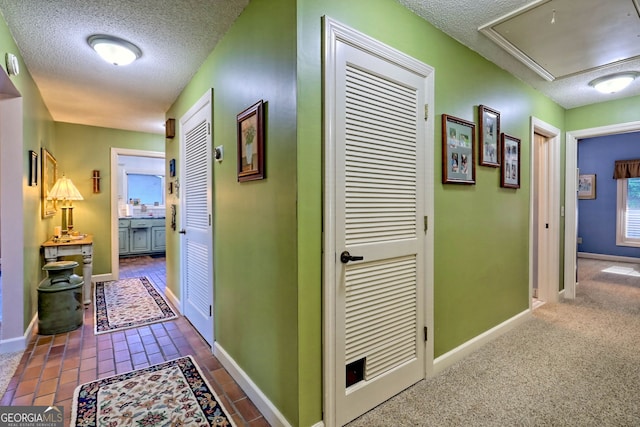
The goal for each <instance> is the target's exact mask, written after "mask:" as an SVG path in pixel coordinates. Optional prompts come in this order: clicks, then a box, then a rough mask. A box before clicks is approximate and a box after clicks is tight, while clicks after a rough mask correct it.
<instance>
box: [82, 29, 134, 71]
mask: <svg viewBox="0 0 640 427" xmlns="http://www.w3.org/2000/svg"><path fill="white" fill-rule="evenodd" d="M87 43H89V46H91V47H92V48H93V50H95V51H96V52H98V55H100V57H102V59H104V60H105V61H107V62H108V63H109V64H113V65H128V64H131V63H132V62H133V61H135V60H136V59H138V58H140V57H141V56H142V51H141V50H140V48H139V47H138V46H136V45H134V44H133V43H130V42H128V41H126V40H123V39H120V38H118V37H113V36H107V35H104V34H96V35H93V36H91V37H89V38H88V39H87Z"/></svg>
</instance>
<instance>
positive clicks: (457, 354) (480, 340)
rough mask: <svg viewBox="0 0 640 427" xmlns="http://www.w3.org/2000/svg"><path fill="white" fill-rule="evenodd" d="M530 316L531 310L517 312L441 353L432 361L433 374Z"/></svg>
mask: <svg viewBox="0 0 640 427" xmlns="http://www.w3.org/2000/svg"><path fill="white" fill-rule="evenodd" d="M530 317H531V310H530V309H527V310H525V311H523V312H521V313H519V314H516V315H515V316H513V317H512V318H510V319H507V320H505V321H504V322H502V323H500V324H499V325H497V326H495V327H493V328H491V329H489V330H488V331H486V332H483V333H482V334H480V335H478V336H477V337H475V338H472V339H470V340H469V341H467V342H465V343H464V344H462V345H459V346H458V347H456V348H454V349H453V350H451V351H449V352H447V353H445V354H443V355H442V356H440V357H438V358H436V359H435V360H434V361H433V374H434V375H435V374H438V373H440V372H442V371H444V370H445V369H446V368H448V367H449V366H451V365H453V364H454V363H456V362H459V361H460V360H462V359H464V358H465V357H467V356H469V355H470V354H471V353H473V352H474V351H476V350H478V349H479V348H480V347H482V346H483V345H485V344H487V343H488V342H490V341H492V340H494V339H496V338H498V337H499V336H500V335H502V334H504V333H505V332H508V331H510V330H511V329H513V328H515V327H516V326H518V325H521V324H522V323H524V322H525V321H526V320H528V319H529V318H530Z"/></svg>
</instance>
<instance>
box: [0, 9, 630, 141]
mask: <svg viewBox="0 0 640 427" xmlns="http://www.w3.org/2000/svg"><path fill="white" fill-rule="evenodd" d="M398 1H399V2H400V3H401V4H403V5H404V6H406V7H407V8H408V9H410V10H412V11H414V12H415V13H416V14H418V15H419V16H421V17H423V18H424V19H425V20H427V21H429V22H431V23H432V24H434V25H435V26H436V27H438V28H440V29H441V30H442V31H444V32H445V33H447V34H449V35H450V36H452V37H453V38H455V39H456V40H458V41H460V42H461V43H462V44H464V45H466V46H468V47H470V48H471V49H472V50H474V51H476V52H478V53H479V54H481V55H482V56H484V57H485V58H487V59H488V60H490V61H492V62H494V63H496V64H497V65H498V66H500V67H502V68H504V69H505V70H507V71H509V72H510V73H512V74H514V75H515V76H516V77H518V78H520V79H521V80H523V81H525V82H527V83H529V84H530V85H531V86H533V87H534V88H537V89H538V90H540V91H541V92H543V93H545V94H547V95H548V96H549V97H550V98H552V99H554V100H555V101H556V102H558V103H559V104H560V105H562V106H563V107H565V108H573V107H578V106H582V105H587V104H592V103H596V102H602V101H607V100H611V99H616V98H622V97H626V96H632V95H640V79H638V80H636V81H635V82H634V83H633V84H632V85H631V87H629V88H628V89H627V90H625V91H623V92H620V93H617V94H610V95H602V94H600V93H598V92H596V91H595V90H594V89H593V88H591V87H589V86H588V82H589V81H591V80H593V79H594V78H596V77H599V76H601V75H603V74H609V73H612V72H617V71H626V70H638V71H640V60H638V59H637V58H635V59H632V60H629V61H626V62H624V61H623V62H618V63H616V64H613V65H608V66H607V67H606V69H605V70H591V71H585V72H578V73H577V74H572V75H569V76H560V77H559V78H557V79H555V80H553V81H548V80H547V79H545V78H543V77H542V76H541V75H540V74H539V73H537V72H535V71H533V70H532V69H531V68H529V67H528V66H526V65H525V64H524V63H523V62H521V61H520V60H518V59H516V58H515V57H514V56H512V55H511V54H510V53H508V52H507V51H506V50H505V49H503V48H502V47H500V46H499V45H498V44H496V43H495V42H494V41H493V40H491V39H490V38H489V37H487V35H485V34H483V33H482V32H481V31H479V29H480V28H481V27H487V24H492V25H489V26H488V28H492V27H495V28H494V30H495V31H496V32H498V33H500V32H502V35H503V36H505V37H506V38H507V39H508V38H511V39H512V40H511V41H512V42H513V43H515V44H522V46H520V47H521V49H523V50H525V51H527V52H529V54H531V56H535V57H536V58H535V60H536V61H538V62H540V63H542V64H544V63H545V61H547V60H553V61H555V63H554V67H556V66H558V67H564V68H560V69H562V70H565V69H572V70H573V69H575V68H576V67H577V68H578V70H579V69H580V68H584V67H585V65H583V64H581V62H586V63H589V61H583V60H584V59H588V58H585V57H587V56H589V55H591V54H590V53H588V52H589V51H590V50H591V49H592V46H591V45H592V44H593V43H592V42H591V41H590V40H592V39H590V38H589V37H585V36H584V34H582V33H581V32H580V31H578V29H580V28H581V26H580V23H581V22H583V26H582V27H583V28H585V29H587V31H588V32H589V33H588V34H598V37H597V39H598V40H601V41H602V42H603V43H609V46H611V45H612V46H619V45H621V44H624V45H625V46H630V49H628V50H630V52H631V53H627V55H629V54H630V55H633V54H634V53H633V52H637V50H638V47H639V46H640V19H637V18H638V17H637V16H628V15H627V16H622V17H620V16H613V17H611V16H609V15H610V14H605V13H604V12H603V10H609V9H611V10H614V9H615V10H618V9H620V8H622V9H624V10H634V9H630V7H629V5H630V4H633V3H632V2H633V1H637V0H539V1H533V2H532V1H529V0H398ZM248 2H249V0H171V1H169V0H83V1H78V0H55V1H53V0H0V12H1V13H2V15H3V16H4V19H5V20H6V21H7V23H8V25H9V28H10V29H11V32H12V34H13V36H14V38H15V40H16V43H17V45H18V47H19V49H20V53H21V55H22V57H23V59H24V62H25V65H26V66H27V68H28V69H29V71H30V72H31V74H32V75H33V78H34V80H35V82H36V84H37V86H38V88H39V89H40V92H41V93H42V96H43V98H44V101H45V103H46V105H47V107H48V108H49V111H50V112H51V114H52V116H53V118H54V120H56V121H60V122H69V123H79V124H86V125H92V126H102V127H109V128H116V129H126V130H137V131H144V132H152V133H160V134H162V133H164V127H163V126H164V114H165V111H166V110H167V109H168V108H169V107H170V105H171V104H172V103H173V102H174V101H175V99H176V98H177V96H178V95H179V94H180V92H181V91H182V89H183V88H184V86H185V85H186V84H187V83H188V82H189V80H190V79H191V78H192V77H193V75H194V73H195V72H196V71H197V69H198V68H199V67H200V66H201V65H202V63H203V62H204V60H205V59H206V57H207V56H208V55H209V53H210V52H211V51H212V50H213V48H214V47H215V45H216V43H217V42H218V41H219V40H220V39H221V37H222V36H223V35H224V34H225V32H226V31H227V30H228V29H229V28H230V27H231V25H232V24H233V22H234V21H235V19H236V18H237V17H238V16H239V14H240V13H241V12H242V10H243V9H244V8H245V7H246V5H247V4H248ZM532 4H533V5H534V6H535V7H529V6H531V5H532ZM602 5H606V9H601V8H602ZM613 5H615V6H616V7H610V6H613ZM618 6H620V7H618ZM523 8H524V9H531V10H534V11H535V10H536V9H538V14H539V15H541V16H543V17H546V18H545V19H544V20H545V21H546V19H548V18H549V12H548V10H546V9H540V8H551V9H552V10H557V13H556V19H555V23H554V24H553V27H550V26H549V24H545V25H546V26H545V28H540V24H539V23H535V22H534V23H533V24H526V25H525V24H520V23H519V24H518V25H515V26H512V27H509V25H510V23H509V22H508V21H504V18H505V17H506V16H507V15H509V14H512V13H513V12H514V11H516V10H518V9H523ZM540 11H542V12H540ZM604 15H607V16H604ZM515 19H516V20H519V19H521V18H520V17H517V18H515ZM611 19H613V20H614V24H612V23H611ZM529 20H530V19H529V17H524V21H523V22H529ZM615 20H618V21H615ZM503 21H504V24H502V22H503ZM513 22H516V21H513ZM576 22H577V24H576ZM616 22H617V23H616ZM493 24H498V25H493ZM501 25H502V26H501ZM620 26H624V27H625V28H624V29H625V32H624V34H625V35H623V36H620V35H619V33H617V32H615V31H613V30H612V29H615V28H617V27H620ZM549 28H552V29H553V37H551V38H549V37H546V38H545V37H543V36H545V35H550V34H552V33H551V32H549V31H548V30H549ZM96 33H102V34H109V35H114V36H117V37H121V38H124V39H127V40H129V41H130V42H132V43H134V44H136V45H138V46H139V47H140V48H141V49H142V52H143V56H142V57H141V58H140V59H139V60H138V61H136V62H134V63H133V64H131V65H129V66H126V67H115V66H113V65H110V64H107V63H106V62H104V61H103V60H102V59H100V58H99V57H98V56H97V55H96V54H95V53H94V52H93V51H92V50H91V48H90V47H89V46H88V44H87V42H86V40H87V37H89V36H90V35H92V34H96ZM612 35H615V36H616V37H618V38H614V39H613V40H608V41H607V40H606V39H608V38H609V36H612ZM318 36H319V35H318ZM619 37H625V39H624V43H621V40H620V39H619ZM630 37H631V38H633V40H632V41H630V40H628V38H630ZM547 40H548V41H547ZM531 41H534V43H531ZM566 46H569V47H566ZM532 49H533V50H532ZM633 49H635V51H634V50H633ZM604 50H605V53H606V52H609V51H610V48H604ZM565 52H566V54H565ZM614 56H615V58H616V59H622V58H619V56H620V55H617V54H616V55H614ZM565 60H566V61H568V62H567V63H564V64H562V63H560V64H559V63H558V61H565ZM562 73H563V72H560V73H559V74H562Z"/></svg>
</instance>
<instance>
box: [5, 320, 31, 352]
mask: <svg viewBox="0 0 640 427" xmlns="http://www.w3.org/2000/svg"><path fill="white" fill-rule="evenodd" d="M37 322H38V314H37V313H36V314H35V315H34V316H33V318H32V319H31V322H29V327H28V328H27V330H26V331H25V332H24V334H23V335H22V336H21V337H15V338H9V339H6V340H5V339H3V340H0V353H14V352H16V351H21V350H24V349H25V348H27V344H29V340H30V339H31V335H33V328H35V326H36V323H37Z"/></svg>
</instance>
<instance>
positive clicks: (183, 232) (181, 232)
mask: <svg viewBox="0 0 640 427" xmlns="http://www.w3.org/2000/svg"><path fill="white" fill-rule="evenodd" d="M178 233H180V234H187V230H185V229H184V228H183V229H182V230H180V231H178Z"/></svg>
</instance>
